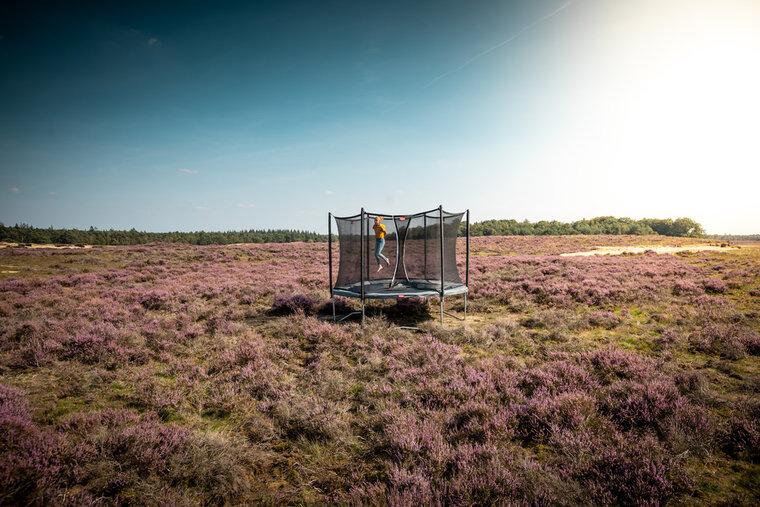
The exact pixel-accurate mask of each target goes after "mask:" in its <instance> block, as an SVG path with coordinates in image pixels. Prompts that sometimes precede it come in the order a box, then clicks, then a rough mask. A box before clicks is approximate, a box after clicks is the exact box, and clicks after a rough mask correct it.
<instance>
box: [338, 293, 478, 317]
mask: <svg viewBox="0 0 760 507" xmlns="http://www.w3.org/2000/svg"><path fill="white" fill-rule="evenodd" d="M333 308H335V303H333ZM464 318H465V319H466V318H467V293H466V292H465V293H464Z"/></svg>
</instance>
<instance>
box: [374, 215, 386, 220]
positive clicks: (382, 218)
mask: <svg viewBox="0 0 760 507" xmlns="http://www.w3.org/2000/svg"><path fill="white" fill-rule="evenodd" d="M384 219H385V217H384V216H383V215H377V216H376V217H375V220H380V221H381V222H382V221H383V220H384Z"/></svg>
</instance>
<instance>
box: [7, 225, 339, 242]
mask: <svg viewBox="0 0 760 507" xmlns="http://www.w3.org/2000/svg"><path fill="white" fill-rule="evenodd" d="M0 241H6V242H12V243H52V244H64V245H76V244H87V245H141V244H144V243H154V242H161V243H185V244H188V245H230V244H234V243H292V242H294V241H304V242H307V243H315V242H326V241H327V235H326V234H317V233H316V232H310V231H298V230H289V229H266V230H264V229H261V230H254V229H251V230H248V231H225V232H206V231H195V232H145V231H138V230H136V229H130V230H128V231H119V230H114V229H109V230H99V229H96V228H95V227H90V228H89V229H84V230H82V229H53V228H52V227H51V228H49V229H41V228H37V227H32V226H30V225H27V224H16V225H14V226H12V227H11V226H5V225H3V224H2V223H0Z"/></svg>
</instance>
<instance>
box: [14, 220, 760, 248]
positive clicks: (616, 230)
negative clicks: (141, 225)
mask: <svg viewBox="0 0 760 507" xmlns="http://www.w3.org/2000/svg"><path fill="white" fill-rule="evenodd" d="M465 233H466V226H465V224H464V223H463V224H462V225H461V227H460V229H459V235H460V236H464V235H465ZM561 234H635V235H646V234H659V235H662V236H681V237H692V238H702V237H704V236H705V231H704V230H703V229H702V226H701V225H700V224H698V223H697V222H695V221H694V220H692V219H690V218H677V219H675V220H672V219H669V218H666V219H661V218H645V219H642V220H632V219H630V218H616V217H597V218H592V219H590V220H585V219H584V220H578V221H576V222H570V223H565V222H557V221H555V220H552V221H544V220H542V221H540V222H528V221H527V220H524V221H522V222H518V221H516V220H486V221H484V222H477V223H473V224H470V235H471V236H556V235H561ZM712 237H714V238H717V239H725V240H733V239H745V240H750V239H760V235H753V236H712ZM0 241H5V242H10V243H53V244H66V245H76V244H87V245H139V244H144V243H153V242H163V243H185V244H189V245H229V244H233V243H292V242H294V241H304V242H308V243H315V242H319V243H323V242H326V241H327V235H326V234H317V233H315V232H309V231H297V230H280V229H278V230H253V229H251V230H248V231H226V232H205V231H197V232H143V231H137V230H135V229H130V230H128V231H117V230H113V229H109V230H99V229H96V228H95V227H90V228H89V229H85V230H80V229H53V228H52V227H50V228H49V229H41V228H37V227H32V226H30V225H27V224H16V225H14V226H6V225H4V224H2V223H0Z"/></svg>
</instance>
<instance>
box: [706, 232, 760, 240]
mask: <svg viewBox="0 0 760 507" xmlns="http://www.w3.org/2000/svg"><path fill="white" fill-rule="evenodd" d="M706 237H707V238H709V239H717V240H720V241H760V234H710V235H708V236H706Z"/></svg>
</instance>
